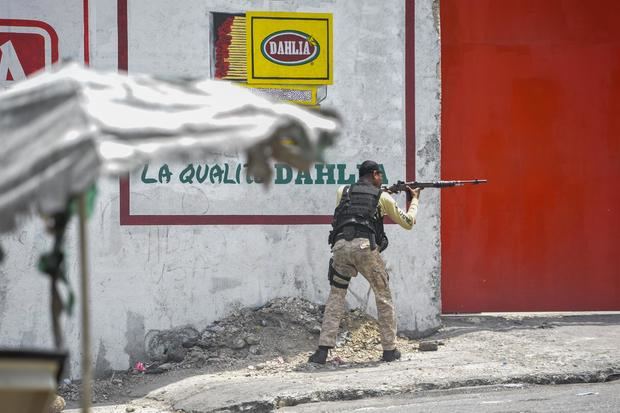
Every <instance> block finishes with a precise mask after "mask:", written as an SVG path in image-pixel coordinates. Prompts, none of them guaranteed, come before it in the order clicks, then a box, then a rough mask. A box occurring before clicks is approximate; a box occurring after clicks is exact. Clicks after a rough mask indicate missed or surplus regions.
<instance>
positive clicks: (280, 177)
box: [275, 163, 293, 185]
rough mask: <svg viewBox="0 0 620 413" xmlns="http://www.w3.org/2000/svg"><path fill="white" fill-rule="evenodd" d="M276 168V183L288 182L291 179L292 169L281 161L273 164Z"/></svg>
mask: <svg viewBox="0 0 620 413" xmlns="http://www.w3.org/2000/svg"><path fill="white" fill-rule="evenodd" d="M275 168H276V181H275V184H276V185H280V184H288V183H290V182H291V181H292V180H293V169H291V167H290V166H288V165H285V164H283V163H277V164H275Z"/></svg>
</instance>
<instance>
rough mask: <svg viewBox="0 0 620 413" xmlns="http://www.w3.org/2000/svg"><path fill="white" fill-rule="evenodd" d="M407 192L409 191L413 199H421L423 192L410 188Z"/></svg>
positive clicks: (419, 189) (420, 189)
mask: <svg viewBox="0 0 620 413" xmlns="http://www.w3.org/2000/svg"><path fill="white" fill-rule="evenodd" d="M407 190H408V191H409V195H410V196H411V199H420V191H422V188H415V189H411V188H410V187H407Z"/></svg>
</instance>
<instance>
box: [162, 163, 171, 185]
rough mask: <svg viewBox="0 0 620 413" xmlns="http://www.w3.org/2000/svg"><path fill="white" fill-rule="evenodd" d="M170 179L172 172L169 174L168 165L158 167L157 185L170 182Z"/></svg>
mask: <svg viewBox="0 0 620 413" xmlns="http://www.w3.org/2000/svg"><path fill="white" fill-rule="evenodd" d="M170 177H172V172H170V168H168V164H166V163H165V164H163V165H162V166H160V167H159V183H160V184H163V183H164V181H166V182H165V183H169V182H170Z"/></svg>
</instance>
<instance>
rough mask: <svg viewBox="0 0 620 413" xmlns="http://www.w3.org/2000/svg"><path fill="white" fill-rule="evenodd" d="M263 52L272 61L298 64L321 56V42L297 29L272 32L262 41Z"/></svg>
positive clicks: (283, 63)
mask: <svg viewBox="0 0 620 413" xmlns="http://www.w3.org/2000/svg"><path fill="white" fill-rule="evenodd" d="M260 49H261V52H262V53H263V56H265V58H266V59H267V60H269V61H270V62H273V63H275V64H278V65H286V66H297V65H303V64H306V63H310V62H312V61H313V60H314V59H316V58H317V57H318V56H319V53H320V52H321V48H320V46H319V43H318V42H317V41H316V40H315V39H314V38H313V37H312V36H310V35H308V34H306V33H303V32H299V31H296V30H284V31H279V32H275V33H272V34H270V35H269V36H267V37H266V38H265V40H263V42H262V43H261V47H260Z"/></svg>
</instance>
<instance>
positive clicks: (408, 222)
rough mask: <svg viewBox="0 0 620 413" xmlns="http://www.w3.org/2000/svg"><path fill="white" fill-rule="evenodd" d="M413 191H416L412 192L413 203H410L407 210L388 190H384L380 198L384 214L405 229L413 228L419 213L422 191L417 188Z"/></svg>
mask: <svg viewBox="0 0 620 413" xmlns="http://www.w3.org/2000/svg"><path fill="white" fill-rule="evenodd" d="M412 192H414V193H412V198H411V204H409V209H408V210H407V212H405V211H404V210H402V209H400V208H399V207H398V204H397V203H396V201H395V200H394V198H392V196H391V195H390V194H388V193H387V192H383V193H382V194H381V198H380V199H379V204H380V205H381V210H382V211H383V213H384V215H387V216H388V217H390V219H391V220H392V221H394V222H396V223H397V224H398V225H400V226H401V227H403V228H405V229H411V228H413V225H414V224H415V218H416V215H417V214H418V202H419V197H420V191H419V190H417V191H412Z"/></svg>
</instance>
